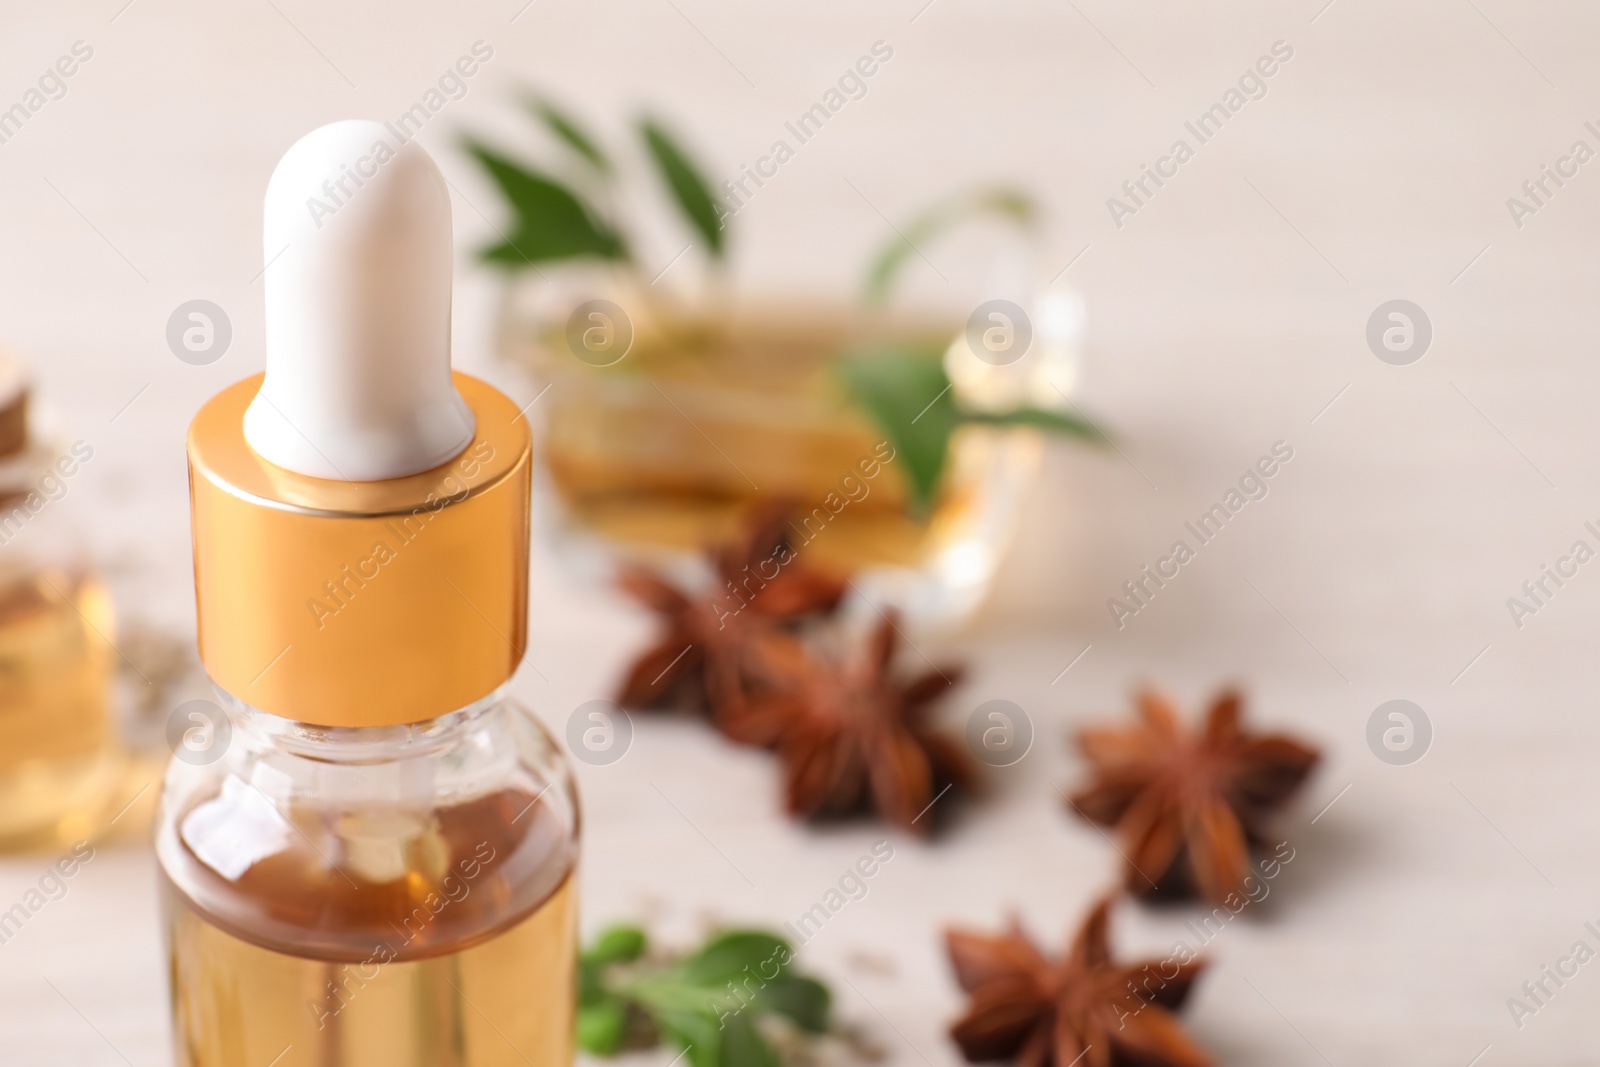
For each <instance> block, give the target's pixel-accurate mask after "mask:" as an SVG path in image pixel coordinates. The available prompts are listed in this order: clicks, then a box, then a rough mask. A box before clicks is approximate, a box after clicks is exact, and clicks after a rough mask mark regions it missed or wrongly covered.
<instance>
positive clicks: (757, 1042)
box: [717, 1013, 779, 1067]
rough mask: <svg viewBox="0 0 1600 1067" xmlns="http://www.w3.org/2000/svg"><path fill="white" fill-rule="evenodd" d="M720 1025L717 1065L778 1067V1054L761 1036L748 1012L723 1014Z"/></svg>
mask: <svg viewBox="0 0 1600 1067" xmlns="http://www.w3.org/2000/svg"><path fill="white" fill-rule="evenodd" d="M722 1025H723V1030H722V1048H721V1050H720V1053H721V1054H720V1055H719V1056H718V1057H717V1067H779V1064H778V1054H777V1053H776V1052H774V1051H772V1046H771V1045H769V1044H767V1042H766V1041H765V1040H764V1039H763V1038H762V1036H761V1034H760V1032H759V1031H757V1030H756V1026H755V1020H754V1019H753V1018H751V1017H750V1016H749V1015H748V1014H745V1013H740V1014H738V1015H732V1016H725V1017H724V1018H723V1020H722Z"/></svg>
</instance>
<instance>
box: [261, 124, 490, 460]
mask: <svg viewBox="0 0 1600 1067" xmlns="http://www.w3.org/2000/svg"><path fill="white" fill-rule="evenodd" d="M265 234H266V247H265V256H266V262H267V267H266V273H265V282H266V338H267V373H266V379H265V380H264V381H263V382H262V385H261V391H260V392H259V393H258V394H257V395H256V398H255V400H254V401H252V402H251V404H250V407H249V409H248V410H247V411H246V412H245V416H244V435H245V440H246V441H248V442H249V443H250V447H251V448H253V449H255V451H256V452H257V453H258V454H259V455H260V456H261V457H262V458H264V459H266V460H268V461H270V462H272V463H275V464H277V465H278V466H280V467H284V468H287V469H288V470H291V471H295V472H296V473H299V474H305V475H310V476H312V477H314V478H330V479H337V480H340V481H351V482H369V481H379V480H381V479H385V478H398V477H402V476H404V475H408V474H416V473H418V472H419V471H425V470H428V469H429V468H431V467H436V466H438V465H439V464H441V463H444V462H445V461H446V460H448V459H450V458H451V457H452V456H454V455H456V454H457V453H459V452H460V451H461V450H462V449H464V448H465V447H466V446H467V445H468V444H469V443H471V441H472V436H473V431H474V428H475V424H474V421H473V416H472V409H471V408H469V407H468V406H467V403H466V401H465V400H463V399H462V398H461V394H460V393H459V392H457V391H456V388H455V384H454V383H453V382H452V381H451V378H450V273H451V247H450V195H449V192H448V189H447V188H446V186H445V181H444V175H442V174H441V173H440V172H439V168H438V166H437V165H436V164H435V163H434V161H433V159H432V157H430V156H429V155H428V153H427V152H426V151H424V150H423V148H422V147H421V146H420V145H418V144H417V143H415V142H414V141H411V142H406V143H404V144H402V143H400V142H399V140H398V138H396V137H395V136H394V135H393V134H392V133H391V132H390V130H389V129H388V127H386V126H384V125H383V124H381V123H377V122H368V121H364V120H356V119H352V120H347V121H344V122H335V123H332V124H330V125H327V126H323V127H321V128H320V129H316V130H313V131H311V132H310V133H308V134H306V135H305V136H304V137H302V138H301V139H300V140H298V141H296V142H295V143H294V145H293V146H292V147H291V148H290V149H289V151H287V152H286V153H284V156H283V159H282V160H280V161H279V162H278V166H277V169H276V170H274V171H273V172H272V179H271V181H269V182H268V183H267V197H266V225H265Z"/></svg>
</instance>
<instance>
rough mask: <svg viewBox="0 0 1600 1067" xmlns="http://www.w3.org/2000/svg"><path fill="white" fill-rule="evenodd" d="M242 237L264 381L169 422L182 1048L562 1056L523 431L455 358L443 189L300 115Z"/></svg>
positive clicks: (552, 804) (432, 1064)
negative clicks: (190, 642)
mask: <svg viewBox="0 0 1600 1067" xmlns="http://www.w3.org/2000/svg"><path fill="white" fill-rule="evenodd" d="M330 190H331V192H330ZM311 201H315V202H316V203H310V202H311ZM330 201H332V203H331V209H330V210H322V209H320V208H319V207H318V205H329V202H330ZM266 237H267V240H266V246H267V253H266V254H267V256H268V257H269V258H272V257H274V256H276V262H274V263H273V264H272V265H271V267H270V269H269V270H268V271H267V273H266V276H265V278H266V302H267V370H266V374H265V376H264V377H263V376H256V377H254V378H250V379H247V380H245V381H242V382H239V383H237V384H235V385H234V386H232V387H230V388H228V389H226V390H224V391H223V392H222V393H220V394H218V395H217V396H216V397H214V398H213V399H212V400H211V401H209V402H208V403H207V404H206V405H205V406H204V407H203V408H202V409H201V410H200V412H199V414H198V415H197V416H196V417H195V420H194V422H193V424H192V425H191V427H190V432H189V442H188V452H189V471H190V495H191V508H192V515H193V535H194V552H195V585H196V597H197V604H198V610H199V637H200V653H201V660H202V662H203V663H204V664H205V667H206V669H207V671H208V672H209V674H210V675H211V678H212V680H213V681H214V682H215V683H216V685H217V688H218V702H219V705H220V707H219V709H218V723H217V726H216V729H215V730H214V731H213V732H212V743H211V745H210V746H209V747H208V748H207V749H206V750H204V751H203V752H192V751H188V750H185V751H183V752H180V753H179V754H178V755H179V758H178V759H175V760H174V762H173V763H172V765H171V769H170V771H169V773H168V775H167V779H166V786H165V792H164V795H163V798H162V806H161V813H160V816H159V819H158V825H157V853H158V857H159V860H160V866H161V874H162V882H163V886H162V888H163V898H164V905H165V913H166V916H165V918H166V929H167V941H168V949H169V954H170V973H171V981H172V1010H173V1023H174V1045H175V1049H176V1059H177V1062H178V1063H179V1064H182V1065H185V1067H190V1065H192V1067H265V1065H267V1064H276V1065H278V1067H300V1065H306V1067H365V1065H368V1064H371V1065H374V1067H378V1065H382V1067H443V1065H455V1067H490V1065H499V1064H518V1065H523V1064H528V1063H533V1064H538V1065H540V1067H544V1065H550V1067H556V1065H562V1064H566V1063H567V1062H568V1061H569V1060H570V1053H571V1034H572V1011H573V996H574V990H573V981H574V950H575V897H574V894H575V890H574V887H573V883H574V868H575V864H576V858H577V840H578V814H577V801H576V797H575V795H574V791H573V786H572V781H571V778H570V775H569V773H568V768H567V766H566V764H565V762H564V759H563V757H562V755H561V754H560V751H559V750H558V749H557V748H556V746H555V745H554V744H553V743H552V741H551V740H550V738H549V736H548V735H547V734H546V733H545V732H544V730H543V729H542V728H540V726H539V725H538V723H537V722H536V720H535V719H534V718H533V717H532V716H531V715H530V714H529V713H528V712H526V711H525V710H523V709H522V708H520V707H519V706H517V705H516V704H515V703H514V702H512V701H511V700H509V699H507V698H506V697H505V695H504V689H505V686H506V683H507V682H508V681H509V680H510V678H511V676H512V674H513V672H514V671H515V670H516V668H517V665H518V664H519V662H520V661H521V659H522V656H523V652H524V648H525V643H526V633H527V625H526V623H527V560H528V521H529V520H528V494H529V485H530V474H529V471H530V439H529V433H528V428H527V424H526V422H525V421H524V420H523V419H521V418H520V417H519V415H518V413H517V410H516V407H515V405H513V404H512V403H511V402H510V401H509V400H508V399H506V398H505V397H504V396H502V395H501V394H500V393H498V392H496V391H495V390H494V389H492V388H491V387H489V386H488V385H486V384H484V383H482V382H479V381H477V380H475V379H473V378H470V377H468V376H466V375H462V374H454V375H452V373H451V371H450V357H449V337H450V329H449V317H450V256H451V242H450V202H449V196H448V193H447V190H446V186H445V183H444V180H443V177H442V175H440V173H439V171H438V168H437V166H436V165H435V164H434V163H433V161H432V159H430V158H429V157H428V155H427V153H426V152H424V151H423V150H422V148H421V147H420V146H418V145H416V144H414V143H405V144H397V143H396V142H395V139H394V135H393V134H392V133H391V132H390V131H389V130H388V129H386V128H385V127H383V126H382V125H380V124H377V123H370V122H359V121H350V122H340V123H335V124H333V125H331V126H326V127H323V128H321V129H318V130H316V131H313V132H312V133H311V134H309V135H307V136H306V137H305V138H303V139H302V140H301V141H299V142H298V143H296V144H295V145H294V146H293V147H292V148H291V149H290V150H289V152H288V153H287V154H286V155H285V157H284V159H283V160H282V162H281V163H280V164H279V165H278V168H277V170H276V171H275V172H274V174H273V177H272V180H271V182H270V183H269V186H268V191H267V199H266Z"/></svg>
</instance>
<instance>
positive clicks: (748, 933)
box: [675, 930, 793, 989]
mask: <svg viewBox="0 0 1600 1067" xmlns="http://www.w3.org/2000/svg"><path fill="white" fill-rule="evenodd" d="M792 956H793V953H792V952H791V951H790V949H789V943H788V942H787V941H785V940H783V938H781V937H775V936H773V935H772V934H769V933H766V932H764V931H761V930H730V931H728V932H727V933H724V934H719V935H718V936H717V937H715V938H714V939H712V940H711V941H709V942H707V943H706V944H705V946H704V947H702V948H701V949H700V951H699V952H696V953H695V954H694V955H692V956H690V957H689V958H688V959H686V960H684V961H683V962H682V963H680V964H678V966H677V968H676V969H675V971H676V974H677V976H678V977H679V978H681V980H682V981H684V982H687V983H689V984H691V985H699V986H714V987H717V988H719V989H720V988H721V987H723V986H724V985H726V984H727V983H728V982H735V983H737V982H738V980H739V979H740V978H743V977H746V972H747V971H748V972H749V974H752V975H757V976H759V977H762V978H764V977H765V976H766V974H767V973H768V972H770V973H774V974H776V973H777V972H778V971H779V970H780V969H781V968H782V967H783V966H784V965H785V964H787V963H788V962H789V960H790V958H791V957H792Z"/></svg>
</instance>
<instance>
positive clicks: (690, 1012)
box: [656, 1008, 723, 1067]
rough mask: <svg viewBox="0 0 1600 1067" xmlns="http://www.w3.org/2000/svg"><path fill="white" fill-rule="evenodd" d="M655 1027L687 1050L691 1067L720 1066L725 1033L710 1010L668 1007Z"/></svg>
mask: <svg viewBox="0 0 1600 1067" xmlns="http://www.w3.org/2000/svg"><path fill="white" fill-rule="evenodd" d="M656 1025H657V1026H659V1027H660V1028H661V1030H662V1032H663V1033H664V1034H665V1035H666V1036H667V1038H668V1039H669V1040H671V1041H672V1043H673V1044H675V1045H677V1046H678V1047H679V1048H681V1049H687V1050H688V1053H689V1055H688V1060H689V1063H690V1064H691V1065H692V1067H721V1062H722V1037H723V1030H722V1027H721V1025H720V1023H719V1020H718V1018H717V1015H716V1014H715V1013H714V1012H712V1011H711V1010H709V1009H699V1010H695V1009H685V1008H665V1009H662V1010H660V1011H658V1012H657V1013H656Z"/></svg>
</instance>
